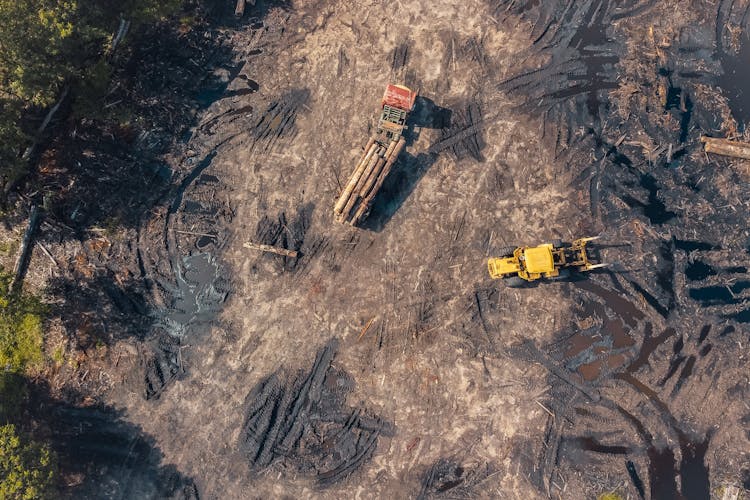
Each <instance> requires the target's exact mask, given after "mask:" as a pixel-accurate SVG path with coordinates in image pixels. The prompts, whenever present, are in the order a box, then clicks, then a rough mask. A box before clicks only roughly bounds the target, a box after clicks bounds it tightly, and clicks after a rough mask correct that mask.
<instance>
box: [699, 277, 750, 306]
mask: <svg viewBox="0 0 750 500" xmlns="http://www.w3.org/2000/svg"><path fill="white" fill-rule="evenodd" d="M747 289H750V281H738V282H736V283H734V284H732V285H724V286H706V287H703V288H691V289H690V290H689V292H688V293H689V295H690V298H692V299H694V300H697V301H699V302H701V303H702V305H703V306H711V305H722V304H724V305H729V304H741V303H743V302H745V301H747V300H748V299H747V298H740V297H737V296H738V295H739V294H741V293H742V292H744V291H745V290H747Z"/></svg>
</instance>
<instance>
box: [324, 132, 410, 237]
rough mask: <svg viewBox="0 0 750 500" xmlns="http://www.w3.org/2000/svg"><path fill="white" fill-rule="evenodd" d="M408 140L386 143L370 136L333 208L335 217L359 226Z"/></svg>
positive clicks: (401, 138) (400, 139)
mask: <svg viewBox="0 0 750 500" xmlns="http://www.w3.org/2000/svg"><path fill="white" fill-rule="evenodd" d="M405 143H406V141H405V139H404V138H403V137H399V138H398V139H397V140H395V139H394V140H392V141H390V142H389V143H387V144H382V143H380V142H378V141H376V140H375V138H374V137H372V138H370V140H369V141H368V142H367V145H366V146H365V149H364V151H363V154H362V157H361V158H360V160H359V162H357V165H356V167H355V168H354V172H353V173H352V175H351V177H349V181H348V182H347V184H346V186H344V190H343V191H342V192H341V195H340V196H339V198H338V201H337V202H336V205H335V206H334V208H333V213H334V215H335V217H336V220H338V221H339V222H347V223H349V224H351V225H352V226H356V225H357V224H358V223H360V222H361V221H363V220H364V219H365V218H366V217H367V216H368V215H369V213H370V209H371V208H372V202H373V200H374V199H375V195H376V194H377V193H378V191H379V190H380V188H381V187H382V186H383V182H384V181H385V178H386V177H388V174H389V173H390V171H391V169H392V168H393V165H394V164H395V163H396V160H397V159H398V156H399V155H400V154H401V151H402V150H403V149H404V144H405Z"/></svg>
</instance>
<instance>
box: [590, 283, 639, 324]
mask: <svg viewBox="0 0 750 500" xmlns="http://www.w3.org/2000/svg"><path fill="white" fill-rule="evenodd" d="M576 286H578V287H579V288H581V289H583V290H586V291H587V292H591V293H593V294H594V295H596V296H598V297H600V298H601V299H603V300H604V303H605V304H606V305H607V307H609V308H610V309H612V310H613V311H614V312H615V313H616V314H617V315H618V316H619V317H620V318H622V320H623V321H625V323H627V324H628V325H629V326H630V327H634V326H635V325H636V324H637V323H638V321H639V320H641V319H643V318H645V315H644V314H643V313H642V312H641V311H639V310H638V308H636V307H635V306H634V305H633V304H632V303H631V302H630V301H628V300H626V299H624V298H622V297H620V296H619V295H617V294H616V293H614V292H613V291H612V290H607V289H606V288H603V287H601V286H599V285H597V284H596V283H594V282H592V281H579V282H576Z"/></svg>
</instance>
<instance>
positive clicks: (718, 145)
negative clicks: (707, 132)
mask: <svg viewBox="0 0 750 500" xmlns="http://www.w3.org/2000/svg"><path fill="white" fill-rule="evenodd" d="M701 142H703V143H704V144H705V150H706V152H707V153H715V154H718V155H723V156H731V157H733V158H743V159H745V160H750V144H748V143H746V142H736V141H730V140H727V139H717V138H715V137H701Z"/></svg>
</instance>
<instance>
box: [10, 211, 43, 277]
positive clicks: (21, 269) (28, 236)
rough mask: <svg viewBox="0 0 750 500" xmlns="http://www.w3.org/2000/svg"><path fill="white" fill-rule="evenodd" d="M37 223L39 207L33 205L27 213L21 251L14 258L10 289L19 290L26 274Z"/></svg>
mask: <svg viewBox="0 0 750 500" xmlns="http://www.w3.org/2000/svg"><path fill="white" fill-rule="evenodd" d="M38 225H39V207H38V206H37V205H34V206H33V207H31V214H30V215H29V225H28V226H26V233H25V234H24V235H23V243H22V244H21V252H20V253H19V254H18V259H16V265H15V266H14V268H13V282H12V283H11V289H12V290H20V288H21V285H22V284H23V277H24V275H25V274H26V267H27V265H28V263H29V255H30V254H31V249H32V248H33V247H34V245H33V243H34V233H35V232H36V228H37V226H38Z"/></svg>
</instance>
